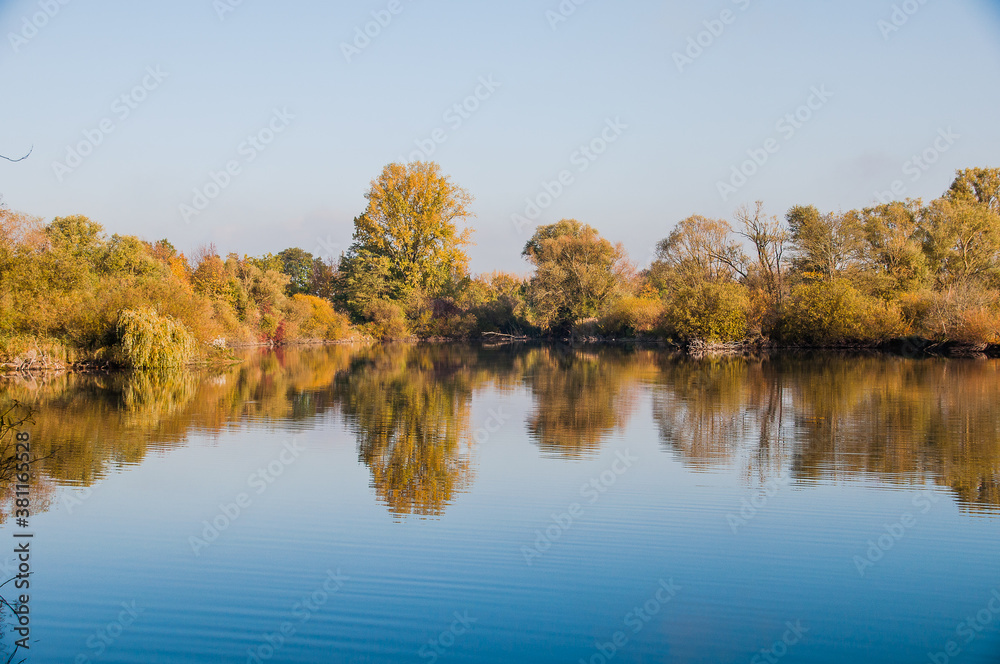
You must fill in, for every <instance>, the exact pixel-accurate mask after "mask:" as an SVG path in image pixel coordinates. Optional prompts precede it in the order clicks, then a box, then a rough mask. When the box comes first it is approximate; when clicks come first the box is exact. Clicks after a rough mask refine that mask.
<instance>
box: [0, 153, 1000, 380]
mask: <svg viewBox="0 0 1000 664" xmlns="http://www.w3.org/2000/svg"><path fill="white" fill-rule="evenodd" d="M365 197H366V199H367V205H366V207H365V209H364V211H363V212H362V213H361V214H360V215H359V216H358V217H357V218H355V220H354V240H353V243H352V244H351V246H350V247H349V248H348V249H347V251H345V252H344V253H343V254H342V255H341V256H340V257H338V258H332V257H328V258H325V259H323V258H317V257H315V256H312V255H311V254H310V253H309V252H306V251H304V250H302V249H300V248H295V247H292V248H287V249H284V250H282V251H279V252H278V253H276V254H271V253H268V254H265V255H263V256H256V257H255V256H240V255H238V254H235V253H229V254H227V255H225V256H223V255H222V254H220V253H219V251H218V250H217V249H216V248H215V246H213V245H209V246H205V247H201V248H199V249H197V250H195V251H194V252H192V253H191V255H185V254H184V253H181V252H179V251H178V250H177V249H176V248H175V247H174V246H173V245H172V244H171V243H170V242H169V241H168V240H166V239H163V240H159V241H155V242H149V241H146V240H143V239H140V238H138V237H135V236H131V235H119V234H112V235H111V236H110V237H108V235H107V234H106V232H105V230H104V228H103V226H101V225H100V224H99V223H97V222H95V221H92V220H90V219H88V218H87V217H84V216H80V215H76V216H67V217H57V218H55V219H53V220H51V221H49V222H45V221H44V220H42V219H40V218H37V217H33V216H31V215H29V214H26V213H22V212H17V211H14V210H10V209H9V208H7V207H6V206H4V205H3V203H2V201H0V371H6V372H12V371H13V372H24V371H38V370H42V371H44V370H87V369H93V370H117V369H135V370H145V369H159V368H170V367H175V368H176V367H181V366H187V365H190V364H199V363H201V364H203V363H210V362H232V361H235V356H234V354H233V353H232V352H231V350H230V349H232V348H236V347H239V346H245V345H261V344H263V345H271V346H280V345H284V344H293V343H344V342H378V341H386V340H437V341H440V340H481V341H483V342H484V343H510V342H518V341H523V340H528V339H548V340H568V341H570V342H574V343H577V342H587V341H593V342H597V341H600V342H611V341H624V340H630V341H632V342H640V341H641V342H650V343H659V344H664V345H666V346H669V347H671V348H674V349H679V350H683V351H685V352H689V353H691V354H701V353H706V352H711V353H717V352H722V353H726V352H737V353H748V352H758V351H773V350H775V349H795V348H813V349H818V348H830V349H848V350H849V349H866V350H881V351H886V352H893V353H899V354H903V355H914V356H921V355H949V356H952V355H970V354H973V355H974V354H986V355H992V356H997V355H1000V352H998V344H1000V169H995V168H972V169H967V170H962V171H958V172H957V173H956V176H955V179H954V181H953V182H952V184H951V186H950V187H949V189H948V190H947V191H946V192H944V194H943V195H942V196H941V197H940V198H937V199H935V200H933V201H930V202H927V203H925V202H924V201H921V200H916V199H907V200H904V201H893V202H888V203H882V204H878V205H874V206H872V207H868V208H864V209H858V210H849V211H847V212H843V211H839V212H821V211H820V210H818V209H816V208H815V207H813V206H808V205H799V206H795V207H793V208H791V209H790V210H787V211H786V212H785V214H784V215H783V216H782V217H778V216H773V215H769V214H768V213H767V212H766V210H765V207H764V204H763V203H760V202H758V203H756V204H754V205H751V206H744V207H741V208H739V209H737V210H735V211H734V213H733V216H732V219H710V218H707V217H703V216H700V215H694V216H691V217H688V218H686V219H683V220H680V221H679V222H674V221H672V220H665V221H664V232H665V237H664V239H662V240H661V241H660V242H659V243H658V244H657V245H656V252H655V259H654V260H653V261H652V263H651V264H650V265H649V266H647V267H645V268H644V269H639V268H637V267H636V266H635V264H634V263H632V261H631V260H630V259H629V256H628V255H627V253H626V251H625V249H624V247H623V246H622V245H621V244H616V243H613V242H612V241H610V240H608V239H606V238H604V237H603V236H602V235H601V234H600V232H599V231H598V229H596V228H594V227H592V226H590V225H587V224H585V223H582V222H580V221H577V220H575V219H563V220H561V221H558V222H556V223H552V224H547V225H540V226H538V227H536V228H535V229H534V233H533V235H532V236H531V238H530V239H529V240H528V241H527V243H526V244H525V245H524V247H523V250H522V252H521V256H522V258H523V259H524V260H525V262H526V267H527V268H528V269H526V271H525V273H524V274H512V273H507V272H492V273H488V274H480V275H473V274H470V272H469V269H468V255H467V253H466V248H467V247H468V245H469V244H471V242H472V221H473V218H474V215H473V213H472V205H473V198H472V196H471V194H470V193H469V192H467V191H466V190H465V189H463V188H462V187H460V186H459V185H457V184H455V183H454V182H453V181H452V180H451V178H450V177H448V176H446V175H444V174H442V173H441V169H440V167H439V166H438V165H437V164H435V163H433V162H414V163H410V164H390V165H388V166H386V167H385V168H384V169H383V171H382V173H381V174H379V176H378V177H377V178H376V179H375V180H373V181H372V182H371V186H370V188H369V190H368V192H367V193H366V194H365Z"/></svg>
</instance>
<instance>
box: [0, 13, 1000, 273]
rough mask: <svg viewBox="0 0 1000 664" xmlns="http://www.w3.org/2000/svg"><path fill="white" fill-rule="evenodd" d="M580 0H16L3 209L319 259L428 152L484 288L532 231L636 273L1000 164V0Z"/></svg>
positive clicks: (5, 51) (3, 31)
mask: <svg viewBox="0 0 1000 664" xmlns="http://www.w3.org/2000/svg"><path fill="white" fill-rule="evenodd" d="M580 1H581V0H564V2H562V3H560V1H559V0H548V1H544V0H536V1H527V0H507V1H506V2H495V3H479V2H468V1H467V0H466V1H465V2H459V1H457V0H438V1H437V2H430V1H429V0H372V1H368V0H366V1H363V2H362V1H358V2H346V3H325V2H318V1H313V0H299V1H290V2H285V3H277V2H266V1H265V0H242V2H239V0H174V1H172V2H169V3H166V2H162V3H161V2H157V3H151V2H134V0H133V1H132V2H126V1H125V0H89V1H86V2H85V1H84V0H31V1H12V0H7V1H4V0H0V36H2V37H3V41H2V43H0V81H2V84H3V91H4V95H3V98H4V102H5V103H4V104H3V105H2V110H0V152H2V153H3V154H6V155H8V156H13V155H16V154H17V153H23V152H24V151H26V150H27V149H28V147H29V146H31V145H34V152H33V154H32V155H31V157H30V158H29V159H28V160H26V161H24V162H21V163H17V164H10V163H7V162H2V161H0V194H2V195H3V196H4V200H5V202H6V203H7V204H8V205H9V206H10V207H12V208H15V209H19V210H24V211H26V212H31V213H34V214H38V215H40V216H44V217H46V218H51V217H54V216H59V215H66V214H85V215H87V216H89V217H91V218H92V219H94V220H96V221H99V222H101V223H102V224H104V225H105V227H106V229H107V230H108V231H109V232H117V233H131V234H136V235H139V236H140V237H143V238H145V239H149V240H155V239H158V238H161V237H167V238H169V239H171V240H172V241H173V242H174V244H175V245H177V246H178V248H180V249H182V250H185V251H190V250H191V249H194V248H195V247H197V246H199V245H202V244H205V243H208V242H215V243H216V245H217V246H218V248H219V250H220V251H223V252H228V251H236V252H239V253H241V254H243V253H249V254H261V253H264V252H267V251H272V252H277V251H279V250H281V249H283V248H285V247H288V246H300V247H302V248H303V249H306V250H308V251H312V252H314V253H317V254H324V253H328V252H336V251H339V249H342V248H346V246H347V245H348V244H349V243H350V238H351V232H352V220H353V218H354V217H355V216H356V215H357V214H359V213H360V212H361V211H362V210H363V209H364V205H365V201H364V192H365V190H366V189H367V187H368V183H369V182H370V181H371V180H372V179H373V178H374V177H376V176H377V175H378V173H379V172H380V171H381V169H382V167H383V166H384V165H385V164H387V163H389V162H392V161H397V160H398V159H399V158H400V157H404V158H407V157H409V156H410V155H412V154H413V153H414V152H415V151H417V150H418V145H417V142H418V141H419V142H421V143H420V144H421V145H422V146H423V147H424V148H425V151H424V154H426V153H427V152H430V151H431V148H433V153H432V154H430V155H429V158H430V159H433V160H435V161H438V162H439V163H440V164H441V165H442V168H443V170H444V172H446V173H448V174H449V175H451V176H452V178H453V179H454V180H455V181H456V182H457V183H458V184H460V185H462V186H464V187H466V188H467V189H468V190H469V191H470V192H471V193H472V194H473V195H474V196H475V197H476V203H475V206H474V209H475V212H476V214H477V217H476V218H475V219H474V220H473V221H472V227H473V228H474V229H475V235H474V239H475V241H476V246H474V247H472V248H471V250H470V254H471V257H472V263H471V267H472V269H473V271H475V272H485V271H489V270H493V269H507V270H514V271H520V272H523V271H526V270H527V265H526V264H525V263H523V262H522V261H521V259H520V250H521V248H522V247H523V245H524V242H525V241H526V240H527V237H528V235H529V234H530V232H531V228H532V226H531V225H525V223H524V221H522V222H521V223H520V224H519V225H518V224H515V223H514V218H513V215H521V218H522V219H523V220H527V221H528V222H531V224H535V223H552V222H554V221H558V220H559V219H560V218H563V217H574V218H577V219H580V220H581V221H584V222H586V223H589V224H591V225H593V226H595V227H597V228H598V229H599V230H600V231H601V232H602V233H603V234H604V235H605V236H606V237H608V238H609V239H611V240H613V241H621V242H623V243H624V244H625V246H626V248H627V249H628V250H629V252H630V254H631V255H632V257H633V260H634V261H635V262H636V263H637V264H639V265H640V266H643V265H645V264H646V263H648V261H649V258H650V255H651V254H650V251H651V248H652V247H653V245H654V244H655V242H656V241H657V240H659V239H661V238H663V237H665V236H666V235H667V234H668V233H669V231H670V229H671V228H672V227H673V226H674V224H676V223H677V222H678V221H679V220H681V219H683V218H684V217H686V216H688V215H690V214H694V213H699V214H704V215H708V216H713V217H726V218H731V216H732V213H733V211H734V210H735V209H736V207H737V206H739V205H740V204H743V203H748V202H752V201H754V200H757V199H760V200H763V201H764V202H765V204H766V205H767V209H768V211H769V212H771V213H773V214H779V215H780V214H783V213H784V211H785V210H786V209H787V208H788V207H790V206H791V205H794V204H798V203H811V204H815V205H817V206H819V207H820V208H822V209H824V210H836V209H841V208H842V209H850V208H853V207H858V206H864V205H869V204H872V203H873V202H874V201H875V198H876V194H877V192H880V191H881V192H888V191H890V190H891V187H892V185H893V183H894V182H896V183H897V188H898V189H899V190H900V191H904V192H905V195H907V196H913V197H924V198H932V197H935V196H938V195H940V194H941V192H943V191H944V190H945V189H946V188H947V186H948V184H949V183H950V181H951V179H952V177H953V174H954V171H955V169H957V168H965V167H971V166H1000V163H998V161H1000V160H998V159H997V156H998V155H1000V128H998V123H997V120H996V109H997V108H998V107H1000V86H998V85H997V83H998V81H1000V57H998V56H1000V39H998V37H1000V11H997V7H996V5H995V3H991V2H985V1H984V0H951V1H950V2H944V1H943V0H924V2H923V4H921V2H920V1H919V0H907V2H906V3H903V2H898V1H889V0H886V1H883V0H839V1H838V2H833V1H832V0H814V1H809V2H795V3H792V2H784V3H776V2H769V3H768V2H763V1H762V0H735V1H734V0H716V1H712V2H684V3H681V2H649V1H646V0H633V1H631V2H610V1H609V0H585V1H583V2H582V4H580V5H576V4H575V2H580ZM237 3H238V4H237ZM560 5H562V6H563V8H564V12H563V13H559V12H560ZM904 5H906V6H905V7H904ZM568 8H572V9H573V11H572V13H570V12H569V11H568ZM904 9H906V10H909V11H910V13H907V12H906V11H904ZM373 12H374V15H373ZM393 12H395V13H393ZM550 12H554V13H550ZM726 12H727V13H726ZM894 12H895V16H894ZM563 14H566V15H565V16H564V15H563ZM553 17H558V18H559V19H565V20H558V21H556V19H555V18H553ZM378 18H381V20H382V22H383V23H385V25H384V26H382V25H378V24H377V23H374V24H372V25H368V26H367V27H368V28H369V31H370V32H372V33H376V32H377V33H378V34H377V35H376V36H375V37H372V38H370V41H369V42H368V43H367V45H365V42H364V41H362V40H359V41H358V42H357V44H358V45H359V46H363V47H364V48H358V47H357V46H355V48H357V51H356V52H351V53H350V54H349V57H348V55H345V49H344V47H343V46H342V45H343V44H345V43H347V44H350V43H352V42H353V41H354V40H355V38H356V35H357V31H358V30H361V31H363V30H364V29H365V27H366V24H369V23H371V22H372V21H375V20H377V19H378ZM894 18H895V23H896V24H893V22H892V21H893V19H894ZM904 19H905V21H904ZM880 21H883V22H884V23H882V24H881V27H880ZM706 22H707V25H706ZM39 26H40V27H39ZM886 26H891V27H892V28H898V29H893V30H891V31H890V29H889V28H887V27H886ZM376 28H377V30H376ZM713 31H714V33H715V34H712V33H713ZM700 33H702V34H700ZM699 38H700V41H701V43H702V46H700V47H699V48H701V51H700V53H699V51H698V50H697V49H696V48H693V47H692V48H691V50H690V51H689V52H688V53H687V54H685V51H687V50H688V48H689V46H690V43H691V42H689V39H692V40H694V42H695V43H697V41H698V40H699ZM678 53H680V54H682V55H684V56H685V57H689V56H692V55H693V56H697V57H690V59H689V60H686V61H681V62H680V65H679V64H678V57H677V55H676V54H678ZM149 72H154V73H155V75H153V74H150V73H149ZM482 81H486V82H487V83H488V84H484V83H483V82H482ZM144 84H145V87H143V85H144ZM137 86H138V87H137ZM477 92H478V93H479V98H478V99H477V98H476V97H475V95H476V93H477ZM816 92H819V94H818V95H817V94H816ZM123 95H124V96H125V98H124V99H122V96H123ZM470 96H471V98H470ZM810 103H811V104H812V108H809V104H810ZM455 104H460V105H461V104H465V106H464V107H460V108H461V110H460V111H459V110H455V109H454V106H455ZM789 113H791V114H792V119H790V120H788V119H786V120H782V119H783V118H784V117H785V116H786V114H789ZM796 113H798V114H799V119H797V120H796V119H795V114H796ZM102 122H103V125H102ZM612 127H614V128H612ZM107 129H111V131H110V132H107V131H105V130H107ZM435 130H439V131H438V132H437V134H435V133H434V132H435ZM602 133H603V138H602ZM251 136H254V137H255V138H254V139H253V140H249V138H248V137H251ZM435 138H436V139H437V140H435ZM442 139H443V140H442ZM611 139H613V140H611ZM268 141H269V142H268ZM592 142H593V143H592ZM81 143H83V145H82V149H80V150H77V148H80V147H81ZM590 144H592V149H593V150H594V152H590V155H591V156H589V157H588V156H586V155H585V154H584V153H583V152H582V151H581V150H580V148H581V147H583V146H587V145H590ZM71 151H74V152H79V153H82V152H87V154H86V155H85V156H80V157H79V160H78V161H77V160H76V159H75V158H73V157H72V156H71ZM598 151H599V152H600V154H596V152H598ZM925 151H926V152H927V156H928V157H929V158H931V159H932V160H933V163H927V164H923V165H920V164H915V163H912V162H911V163H908V162H909V161H910V159H911V157H913V156H914V155H921V154H923V153H925ZM754 156H756V158H757V161H758V162H762V163H760V164H759V165H758V164H755V163H752V162H751V163H748V164H744V162H746V161H747V160H748V159H751V158H752V157H754ZM251 157H252V159H251ZM764 157H766V161H765V160H764ZM67 164H68V165H67ZM227 164H228V165H229V166H230V167H231V171H230V173H226V172H225V171H226V168H227ZM741 166H742V167H743V168H744V170H745V172H749V173H752V174H751V175H750V176H749V177H747V178H746V180H745V182H743V180H742V179H741V178H740V176H736V178H735V180H734V179H732V178H733V168H734V167H736V168H737V169H739V168H740V167H741ZM213 174H214V175H215V177H214V180H215V181H214V182H213ZM560 177H562V178H563V183H559V179H560ZM720 182H725V183H727V184H728V185H729V186H730V187H732V190H729V189H727V190H726V191H725V192H724V193H720V187H719V183H720ZM219 183H221V184H223V185H224V186H221V187H220V186H218V184H219ZM734 183H736V184H738V185H739V186H738V187H737V186H734ZM195 190H198V191H199V192H201V195H202V196H205V198H204V200H199V198H198V196H196V194H195ZM206 194H211V195H212V196H211V197H209V196H207V195H206ZM553 194H554V195H553ZM529 200H533V201H534V202H535V203H536V205H538V204H539V203H541V204H542V205H538V208H539V209H538V210H537V212H538V213H539V214H538V215H537V217H536V216H535V215H534V212H535V211H534V210H532V209H531V208H530V206H529V203H528V201H529ZM196 203H198V204H199V205H201V207H204V209H203V210H195V208H196V207H198V206H196V205H195V204H196ZM182 205H186V206H189V208H190V209H189V210H188V213H187V214H185V213H184V208H182V207H181V206H182ZM192 211H195V212H197V214H192V213H191V212H192ZM529 212H530V213H531V214H530V215H529V214H528V213H529ZM185 217H187V218H185ZM529 217H534V218H529Z"/></svg>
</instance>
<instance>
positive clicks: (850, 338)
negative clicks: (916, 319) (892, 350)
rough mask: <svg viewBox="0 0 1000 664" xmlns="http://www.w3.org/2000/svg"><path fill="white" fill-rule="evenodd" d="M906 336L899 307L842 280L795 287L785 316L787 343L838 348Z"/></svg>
mask: <svg viewBox="0 0 1000 664" xmlns="http://www.w3.org/2000/svg"><path fill="white" fill-rule="evenodd" d="M905 333H906V325H905V323H904V321H903V316H902V313H901V311H900V309H899V307H898V306H897V305H895V304H891V305H890V304H886V303H885V302H883V301H882V300H879V299H877V298H873V297H870V296H866V295H864V294H863V293H861V292H860V291H858V290H857V289H856V288H854V287H853V286H852V285H851V284H850V283H848V282H847V281H845V280H843V279H834V280H832V281H829V282H823V281H811V282H809V283H805V284H800V285H798V286H796V287H795V288H793V289H792V293H791V296H790V297H789V298H788V301H787V302H786V305H785V309H784V311H783V312H782V321H781V335H782V337H783V338H784V340H786V341H793V342H803V343H813V344H838V343H847V342H865V341H882V340H885V339H891V338H895V337H899V336H902V335H904V334H905Z"/></svg>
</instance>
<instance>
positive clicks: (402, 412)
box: [334, 346, 481, 515]
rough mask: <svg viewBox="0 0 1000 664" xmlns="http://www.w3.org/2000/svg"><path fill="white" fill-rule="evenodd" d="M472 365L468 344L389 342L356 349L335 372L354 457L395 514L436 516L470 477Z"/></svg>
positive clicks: (476, 375) (476, 376)
mask: <svg viewBox="0 0 1000 664" xmlns="http://www.w3.org/2000/svg"><path fill="white" fill-rule="evenodd" d="M476 365H477V362H476V361H475V356H474V355H473V354H472V353H471V352H470V351H469V350H468V349H462V348H455V347H444V346H435V347H429V348H417V347H413V346H390V347H387V348H377V349H371V350H368V351H366V352H364V353H361V354H359V355H358V356H356V357H355V358H354V359H353V361H352V363H351V367H350V369H349V370H348V371H344V372H342V373H341V374H340V375H338V377H337V380H336V381H335V383H334V385H335V389H334V396H335V398H336V401H337V403H338V404H339V408H340V410H341V412H342V413H343V414H344V416H345V418H346V420H347V422H348V424H349V425H350V427H351V428H352V429H353V430H354V432H355V434H356V436H357V439H358V458H359V460H360V461H361V462H362V463H364V464H365V465H366V466H368V468H369V470H371V474H372V485H373V486H374V488H375V490H376V493H377V495H378V497H379V499H380V500H382V501H383V502H385V504H386V505H387V506H388V507H389V510H390V511H392V512H393V513H394V514H397V515H402V514H419V515H437V514H440V513H441V512H442V511H443V509H444V507H445V506H446V505H447V504H448V503H450V502H451V500H452V499H453V498H454V495H455V493H456V492H457V491H460V490H462V489H463V488H465V487H467V486H468V485H469V483H470V482H471V479H472V461H471V442H470V436H469V431H470V426H469V412H470V406H471V403H472V390H473V387H474V386H475V383H476V382H477V380H481V375H480V374H479V373H478V372H477V371H476Z"/></svg>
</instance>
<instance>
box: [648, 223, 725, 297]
mask: <svg viewBox="0 0 1000 664" xmlns="http://www.w3.org/2000/svg"><path fill="white" fill-rule="evenodd" d="M741 253H742V252H741V251H740V248H739V246H738V245H737V244H736V243H735V242H733V240H732V238H731V230H730V228H729V224H727V223H726V222H725V221H722V220H719V219H708V218H706V217H702V216H700V215H694V216H692V217H688V218H687V219H684V220H683V221H681V222H680V223H679V224H677V227H676V228H674V230H673V231H671V233H670V235H669V236H667V238H666V239H664V240H660V241H659V242H658V243H657V245H656V260H655V261H653V264H652V265H651V266H650V268H649V273H648V276H649V279H650V281H651V282H652V283H653V285H654V287H656V288H657V289H658V290H660V291H661V292H663V291H665V290H668V289H669V288H671V287H675V286H677V285H680V284H684V285H689V286H693V285H695V284H697V283H701V282H703V281H730V280H732V279H733V278H734V277H735V276H736V270H734V269H733V265H734V264H735V263H737V259H738V257H739V255H740V254H741Z"/></svg>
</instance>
